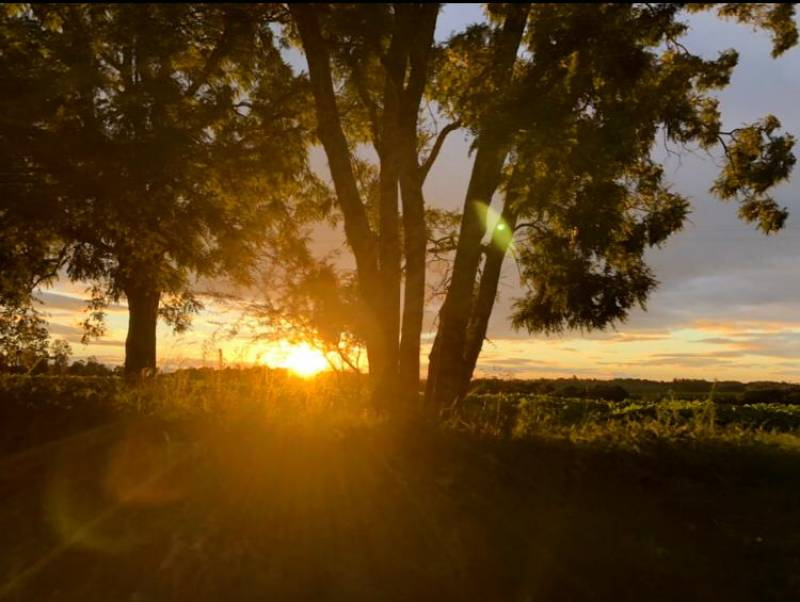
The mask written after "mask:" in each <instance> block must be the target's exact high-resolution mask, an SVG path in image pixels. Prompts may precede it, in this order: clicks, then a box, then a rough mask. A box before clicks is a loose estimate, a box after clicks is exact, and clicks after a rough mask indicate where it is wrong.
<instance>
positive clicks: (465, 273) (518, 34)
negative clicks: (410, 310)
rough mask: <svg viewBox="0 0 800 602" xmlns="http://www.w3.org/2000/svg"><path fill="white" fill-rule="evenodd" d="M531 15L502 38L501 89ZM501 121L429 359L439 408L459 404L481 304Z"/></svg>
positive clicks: (516, 17)
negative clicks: (470, 339) (479, 282)
mask: <svg viewBox="0 0 800 602" xmlns="http://www.w3.org/2000/svg"><path fill="white" fill-rule="evenodd" d="M528 10H529V7H528V6H527V5H511V6H510V7H509V9H508V11H509V12H508V13H507V16H506V19H505V22H504V24H503V28H502V30H501V32H500V35H499V37H498V39H497V45H496V46H495V59H494V65H495V68H494V70H493V73H492V76H493V79H494V83H495V85H496V87H497V88H498V89H500V90H502V89H505V88H506V87H507V85H508V83H509V82H510V81H511V77H512V75H513V67H514V63H515V61H516V55H517V49H518V48H519V44H520V42H521V40H522V34H523V32H524V30H525V24H526V21H527V16H528ZM499 117H500V115H499V114H497V112H496V111H489V114H488V115H487V116H486V118H485V119H484V122H483V125H482V127H481V131H480V134H479V135H478V140H477V149H478V150H477V152H476V154H475V163H474V164H473V168H472V174H471V176H470V181H469V185H468V187H467V195H466V199H465V201H464V213H463V215H462V217H461V229H460V231H459V237H458V246H457V248H456V256H455V260H454V263H453V273H452V278H451V281H450V286H449V288H448V290H447V296H446V297H445V301H444V304H443V305H442V309H441V312H440V314H439V329H438V331H437V333H436V338H435V340H434V344H433V349H432V350H431V354H430V364H429V367H428V382H427V386H426V391H425V394H426V399H427V400H428V401H429V402H432V403H434V404H436V405H440V406H446V405H451V404H453V403H455V402H456V401H457V400H458V398H459V395H460V394H461V391H462V390H463V381H464V374H465V372H466V368H465V365H466V359H467V357H466V351H467V349H466V347H467V329H468V326H469V322H470V319H471V317H472V312H473V308H474V304H475V302H476V296H475V295H476V291H475V288H476V278H477V274H478V268H479V267H480V262H481V255H482V251H483V249H482V247H481V240H482V239H483V236H484V234H485V233H486V213H487V209H488V207H489V204H490V203H491V201H492V196H493V195H494V192H495V190H496V189H497V186H498V185H499V183H500V176H501V170H502V167H503V162H504V161H505V157H506V153H507V151H508V141H507V140H506V137H507V134H506V133H505V132H502V131H498V130H499V128H501V123H502V120H501V119H499Z"/></svg>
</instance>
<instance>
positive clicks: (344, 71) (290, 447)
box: [0, 3, 800, 602]
mask: <svg viewBox="0 0 800 602" xmlns="http://www.w3.org/2000/svg"><path fill="white" fill-rule="evenodd" d="M699 11H706V12H711V13H713V14H715V15H716V16H718V17H719V18H722V19H733V20H736V21H738V22H739V23H742V24H744V25H747V26H750V27H753V28H755V29H757V30H761V31H764V32H766V33H767V34H768V35H769V36H770V38H771V41H772V57H773V58H777V57H779V56H780V55H781V54H783V53H785V52H786V51H788V50H789V49H791V48H793V47H794V46H796V45H797V42H798V28H797V22H796V19H795V9H794V7H793V6H792V5H787V4H747V3H745V4H719V5H713V4H693V5H692V4H613V3H601V4H582V5H578V4H531V3H516V4H511V3H499V4H489V5H487V7H486V18H485V19H484V20H483V21H482V22H480V23H477V24H474V25H470V26H467V27H466V28H464V29H463V30H462V31H457V32H455V33H454V34H453V35H452V37H451V38H449V39H447V40H444V41H438V40H437V39H436V37H435V32H436V28H437V20H438V16H439V12H440V5H439V4H438V3H416V4H404V3H397V4H380V3H378V4H375V3H372V4H366V3H363V4H296V3H290V4H249V5H240V4H86V3H83V4H81V3H77V4H76V3H70V4H8V5H4V6H3V7H0V266H2V270H0V492H1V493H2V499H3V503H2V504H0V530H1V531H2V532H3V535H4V545H3V546H1V547H0V575H3V579H2V581H0V600H15V601H17V600H18V601H27V600H37V601H38V600H41V601H44V602H48V601H52V602H57V601H61V602H63V601H73V600H74V601H76V602H77V601H78V600H81V601H82V600H126V601H129V602H145V601H149V600H197V601H202V600H209V601H210V600H220V599H231V600H262V599H278V600H309V599H342V600H427V599H431V600H467V599H476V600H529V601H534V600H536V601H542V602H544V601H547V600H623V601H624V600H642V599H647V600H689V599H698V600H724V601H725V602H732V601H736V600H743V601H744V600H765V601H766V600H776V601H777V600H791V599H800V579H798V575H800V536H799V535H798V534H800V513H798V512H797V499H798V496H799V495H800V483H799V482H798V480H797V474H798V469H800V385H792V384H789V383H738V382H723V383H717V382H714V383H712V382H707V381H701V380H679V379H675V380H673V381H672V382H669V383H657V382H653V381H644V380H636V379H618V380H615V381H608V382H603V381H594V380H580V379H577V378H573V379H556V380H544V379H542V380H538V381H499V380H491V379H478V380H473V379H472V376H473V373H474V371H475V367H476V362H477V361H478V358H479V355H480V353H481V350H482V346H483V342H484V340H485V338H486V335H487V329H488V324H489V319H490V317H491V315H492V312H493V309H494V306H495V302H496V299H497V295H498V284H499V281H500V274H501V268H502V266H503V262H504V260H505V258H506V256H507V255H512V256H513V258H514V260H515V261H516V263H517V267H518V268H519V270H518V273H519V276H520V283H521V286H522V296H521V298H519V299H517V300H516V301H515V304H514V306H513V307H514V309H513V312H512V315H511V316H510V318H511V323H512V326H514V327H515V328H524V329H526V330H527V331H528V332H529V333H534V332H545V333H553V332H560V331H562V330H565V329H580V330H593V329H603V328H606V327H607V326H610V325H612V324H614V323H617V322H619V321H622V320H625V319H626V317H627V316H628V313H629V312H630V310H631V309H632V308H634V307H636V306H641V307H644V304H645V302H646V301H647V299H648V296H649V295H650V293H651V292H652V291H653V289H654V288H655V286H656V285H657V280H656V274H655V273H654V272H653V270H652V269H651V267H650V265H648V261H647V260H648V258H649V257H650V255H649V253H650V252H651V250H652V249H653V248H654V247H660V246H661V245H662V244H663V243H664V242H665V241H666V240H667V239H668V238H669V237H670V236H671V235H672V234H674V233H675V232H677V231H679V230H680V229H681V228H682V226H683V224H684V222H685V221H686V218H687V215H688V213H689V210H690V206H691V204H690V199H688V198H684V197H683V196H681V195H679V194H676V193H675V192H674V191H673V190H672V189H671V183H670V182H669V181H667V178H666V177H665V170H664V166H663V165H662V164H660V163H659V162H658V161H657V160H656V158H655V156H654V152H653V150H654V147H655V144H656V143H657V142H661V141H663V143H664V144H665V145H666V146H667V150H668V151H669V150H670V149H671V148H672V146H679V147H687V146H695V147H699V148H700V149H702V150H704V151H708V152H709V153H714V156H715V159H719V167H720V173H719V174H718V177H717V179H716V180H715V182H714V185H713V187H712V189H711V191H710V192H711V193H712V194H713V195H715V196H716V197H718V198H719V199H721V200H724V201H731V200H733V201H736V202H737V203H738V204H739V217H740V218H741V219H742V220H744V221H745V222H748V223H753V224H755V225H756V226H757V227H758V228H759V229H760V230H761V231H762V232H763V233H765V234H772V233H776V232H778V231H779V230H781V229H782V228H783V227H784V224H785V222H786V219H787V215H788V213H787V209H786V208H785V207H782V206H781V205H780V204H779V203H778V202H777V201H776V200H775V199H774V198H773V197H772V194H773V192H772V191H773V190H774V188H775V187H776V186H778V185H780V184H782V183H784V182H786V181H787V179H788V178H789V175H790V173H791V170H792V168H793V166H794V164H795V161H796V159H795V155H794V152H793V147H794V143H795V139H794V137H793V136H792V135H791V134H789V133H786V132H784V131H782V129H781V124H780V121H779V120H778V118H777V117H776V116H774V115H766V116H764V117H763V118H761V119H758V120H757V121H755V122H753V123H746V124H741V125H739V124H737V126H738V127H733V128H730V127H729V126H728V125H726V124H725V122H724V120H723V117H722V107H721V106H720V101H719V98H720V97H721V96H720V92H721V91H723V90H724V88H725V87H726V86H727V85H728V83H729V81H730V79H731V77H732V74H733V73H734V69H735V67H736V64H737V60H738V54H737V51H736V50H735V49H728V50H721V52H720V53H719V55H718V56H716V57H715V58H708V57H706V56H701V55H699V54H695V53H693V52H691V51H690V50H689V49H687V48H686V46H684V44H683V43H682V39H683V36H684V35H685V34H686V33H687V32H688V30H689V27H690V24H691V23H692V21H690V20H688V15H690V14H692V13H696V12H699ZM297 56H300V57H301V60H300V61H299V63H298V62H297ZM303 61H305V63H303ZM295 63H297V64H295ZM440 124H441V125H440ZM456 131H461V133H462V134H463V135H465V136H466V137H467V139H468V140H469V142H470V146H469V152H470V153H471V154H472V157H473V158H472V164H471V168H470V169H469V172H468V173H466V174H464V181H465V184H466V187H465V191H464V200H463V205H462V206H461V209H460V211H456V212H449V211H444V210H441V209H437V208H432V207H430V206H429V205H428V203H427V201H426V198H425V183H426V180H427V178H428V176H429V174H430V173H431V170H432V168H433V167H434V165H435V163H436V161H437V158H438V157H439V156H440V153H441V150H442V148H443V145H444V144H445V142H446V139H447V137H448V136H449V135H451V134H452V133H453V132H456ZM316 145H319V146H320V147H321V151H322V152H324V155H325V157H326V159H327V163H328V168H329V176H330V186H329V185H328V182H327V178H325V177H320V175H319V174H317V173H315V171H314V170H313V169H312V168H311V156H312V152H313V148H314V147H315V146H316ZM321 224H323V225H324V226H325V227H330V228H332V229H334V230H336V229H337V228H338V227H339V226H342V230H343V236H344V240H345V241H346V249H347V251H348V252H349V253H351V254H352V257H345V258H343V259H344V261H340V260H341V259H342V258H341V257H339V256H338V255H337V252H336V251H334V252H333V253H332V254H330V255H327V256H323V257H320V256H318V254H317V251H318V250H319V249H317V248H316V246H315V244H314V240H313V234H314V233H315V230H314V229H315V228H317V227H319V226H320V225H321ZM347 259H352V263H350V264H348V263H347ZM433 274H436V275H437V276H439V277H440V281H439V282H432V279H431V276H432V275H433ZM59 278H68V279H70V280H71V281H73V282H79V283H81V284H83V285H84V286H86V287H88V288H87V291H91V300H90V302H89V306H88V308H87V310H88V318H87V319H86V320H85V321H84V322H83V330H84V335H85V336H84V340H86V339H88V338H91V337H94V336H99V335H101V334H102V333H103V330H104V317H105V312H106V311H107V310H109V306H110V305H111V304H112V303H117V302H119V301H121V300H122V299H123V298H124V300H125V301H126V304H127V312H128V333H127V338H126V342H125V363H124V367H122V368H120V369H111V368H109V367H107V366H104V365H103V364H101V363H99V362H98V361H96V360H95V359H92V358H90V359H86V360H80V361H75V362H72V363H70V361H69V359H70V356H71V348H70V346H69V344H68V343H67V342H66V341H65V340H51V339H50V333H48V331H47V328H46V322H45V320H44V317H45V316H44V315H43V314H42V313H41V312H39V311H38V305H37V297H36V292H37V290H38V289H39V287H42V286H49V285H51V284H53V283H54V282H56V281H57V280H58V279H59ZM220 283H223V284H224V286H227V285H229V284H235V285H237V286H241V287H242V288H243V289H245V290H246V294H247V295H255V294H256V291H257V289H258V288H259V287H260V288H261V289H262V291H261V292H263V293H264V298H263V299H252V298H251V299H249V300H248V301H243V304H244V306H245V308H246V309H247V312H248V313H247V314H246V315H243V316H242V318H241V322H242V323H244V322H247V321H248V320H249V319H250V318H255V320H256V324H255V328H256V330H257V331H259V332H261V333H262V334H264V336H266V337H269V338H274V339H277V340H279V341H280V342H281V343H300V344H303V345H305V347H304V348H303V351H302V352H301V351H300V350H298V353H297V355H296V357H295V360H294V363H295V364H296V366H294V367H293V369H294V370H295V372H291V371H287V370H275V369H269V368H265V367H260V368H252V369H223V361H222V350H219V358H220V359H219V369H217V370H209V369H191V370H180V371H177V372H174V373H169V374H164V373H158V370H157V365H156V328H157V321H158V320H159V319H163V320H165V321H166V322H167V323H168V324H170V325H171V326H172V327H173V328H174V329H175V330H176V331H178V332H180V331H183V330H185V329H187V328H188V327H189V326H190V318H191V315H192V314H193V313H194V312H196V311H198V310H199V309H201V308H202V293H205V294H209V295H210V294H214V293H213V291H211V290H207V289H208V288H210V287H214V286H217V285H218V284H220ZM217 295H218V297H223V296H224V297H225V298H237V297H236V295H235V294H233V293H230V291H226V292H225V293H224V294H223V293H220V292H219V291H217ZM439 301H441V306H440V307H438V308H437V311H438V314H437V317H438V320H437V321H436V322H435V329H436V332H435V337H434V338H433V342H432V350H431V354H430V362H429V364H428V377H427V380H426V381H425V383H424V390H425V396H424V400H423V398H422V395H421V391H422V386H421V385H422V382H421V374H420V367H421V358H420V351H421V341H422V336H423V324H424V322H425V320H424V319H423V318H424V316H425V311H426V308H427V307H428V306H429V304H433V303H438V302H439ZM431 307H432V305H431ZM240 326H241V323H236V324H233V323H231V324H223V325H222V327H226V328H230V329H232V330H236V329H237V328H239V327H240ZM432 334H433V333H432ZM644 340H647V338H646V337H645V339H644ZM712 340H713V339H709V342H710V341H712ZM717 340H720V339H717ZM723 340H724V339H723ZM781 341H782V343H787V342H788V344H791V339H790V338H786V339H785V340H784V339H783V338H782V339H781ZM734 343H735V344H736V346H737V347H736V348H737V349H739V348H740V347H741V348H742V349H748V350H752V349H753V348H757V351H758V352H762V351H763V350H762V349H761V347H760V346H759V345H752V346H749V344H748V343H746V342H744V339H742V342H741V344H740V341H739V339H736V340H735V341H734ZM312 344H314V345H317V346H319V347H321V348H322V349H324V351H325V352H326V353H327V354H328V356H327V357H330V354H338V355H339V357H340V358H341V366H342V367H343V368H347V369H343V370H338V368H339V366H336V365H332V366H331V367H332V368H337V370H332V371H330V372H325V373H322V374H318V375H317V376H316V377H315V378H308V379H305V378H300V377H299V376H298V375H299V374H306V375H310V374H313V373H314V372H315V371H317V370H319V366H318V365H316V364H318V363H319V362H322V365H323V366H324V361H325V358H322V357H320V356H319V354H316V355H315V354H314V353H313V352H312V350H310V348H309V345H312ZM298 347H299V345H298ZM362 349H364V350H365V351H366V355H367V358H368V363H369V375H368V376H362V375H361V373H360V372H359V362H358V359H357V354H359V353H360V352H361V350H362ZM754 352H755V351H754ZM727 353H734V354H737V353H738V351H734V352H723V354H727ZM720 357H723V355H720ZM724 357H727V355H724ZM317 360H318V361H317ZM331 363H332V364H333V362H331Z"/></svg>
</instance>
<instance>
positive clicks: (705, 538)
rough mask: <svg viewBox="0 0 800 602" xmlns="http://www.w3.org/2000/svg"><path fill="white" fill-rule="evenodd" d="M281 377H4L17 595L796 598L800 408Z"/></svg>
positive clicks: (9, 528) (13, 590)
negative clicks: (416, 397)
mask: <svg viewBox="0 0 800 602" xmlns="http://www.w3.org/2000/svg"><path fill="white" fill-rule="evenodd" d="M367 384H368V383H367V382H366V381H364V379H356V380H353V379H349V380H343V377H342V376H341V375H336V374H330V375H328V376H327V377H324V378H317V379H314V380H302V379H298V378H296V377H292V376H291V375H289V374H287V373H285V372H282V371H270V370H266V369H257V370H256V369H253V370H240V371H234V370H223V371H216V370H187V371H182V372H179V373H175V374H171V375H162V376H159V377H157V378H155V379H153V380H151V381H150V382H147V383H144V384H142V385H141V386H139V387H135V388H131V387H129V386H127V385H126V384H125V381H124V380H123V379H121V378H108V377H104V378H98V377H54V376H24V375H18V376H13V375H12V376H5V377H3V378H2V379H0V412H2V416H1V417H0V418H2V419H0V425H2V429H3V431H2V437H0V441H2V446H3V448H2V455H0V462H2V467H3V470H2V471H0V475H1V476H0V484H1V485H2V490H3V492H4V502H3V504H2V507H0V524H2V526H3V528H4V532H5V533H6V534H7V542H8V543H7V545H5V546H3V549H2V552H0V567H2V573H3V575H4V576H5V580H4V582H3V583H2V586H1V587H2V589H0V596H2V597H3V599H4V600H5V599H8V600H30V599H36V600H43V601H50V600H52V601H55V600H76V601H77V600H85V599H101V598H102V599H144V600H146V599H184V598H186V597H191V598H192V599H196V600H216V599H219V598H220V597H222V596H227V597H231V596H233V597H236V598H237V599H256V598H263V597H265V596H267V597H275V598H278V599H307V598H309V597H317V598H318V597H322V598H325V599H337V600H338V599H341V600H375V599H385V600H402V599H430V598H434V599H463V600H467V599H475V600H485V599H493V598H494V599H496V598H500V599H510V600H515V599H520V600H524V599H534V600H542V601H546V600H563V599H565V598H566V599H570V600H592V599H615V600H631V601H632V600H640V599H642V597H647V598H649V599H654V600H674V599H696V598H697V597H698V596H699V597H700V598H702V599H704V600H725V601H726V602H729V601H732V600H752V599H759V600H776V601H777V600H785V599H792V598H794V597H796V596H797V595H798V593H800V584H798V582H797V581H796V579H794V575H796V572H795V571H796V568H797V562H798V561H799V560H800V556H798V550H800V541H798V540H797V537H796V535H795V534H796V533H797V532H798V531H797V528H798V527H800V524H798V522H797V520H798V518H797V512H796V499H797V495H798V494H799V493H800V490H798V485H797V480H796V478H795V475H796V473H797V470H798V468H799V467H800V447H798V445H800V413H798V411H796V410H797V408H796V407H795V406H778V405H774V404H773V405H756V406H722V405H717V404H714V403H713V402H709V401H707V400H699V401H695V402H682V401H676V402H662V403H660V404H657V403H654V402H613V403H612V402H601V401H593V400H585V399H581V400H578V399H572V400H565V399H560V398H552V397H544V396H527V395H523V396H519V395H488V394H486V395H477V396H474V397H470V398H468V399H467V401H466V402H465V404H463V406H462V407H461V408H460V409H459V413H458V414H457V415H452V416H449V417H447V419H446V420H445V422H440V421H438V420H437V419H434V418H433V417H432V416H431V417H427V418H426V417H425V415H420V416H417V417H416V419H414V418H410V417H409V419H407V420H398V419H397V417H395V418H394V419H391V420H387V418H386V417H385V415H384V416H382V415H380V414H376V413H375V412H374V411H373V410H371V409H370V407H371V406H370V402H369V395H368V387H367V386H366V385H367Z"/></svg>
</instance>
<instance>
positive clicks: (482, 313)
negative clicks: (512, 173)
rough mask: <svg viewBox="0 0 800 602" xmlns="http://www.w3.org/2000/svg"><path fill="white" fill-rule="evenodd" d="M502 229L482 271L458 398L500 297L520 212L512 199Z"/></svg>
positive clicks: (505, 210) (478, 352) (507, 206)
mask: <svg viewBox="0 0 800 602" xmlns="http://www.w3.org/2000/svg"><path fill="white" fill-rule="evenodd" d="M501 217H502V221H501V222H500V223H501V224H502V225H503V228H502V229H498V228H496V229H495V231H494V232H493V236H492V239H491V242H490V243H489V248H488V249H487V250H486V261H485V262H484V264H483V271H482V272H481V281H480V287H479V289H478V296H477V299H476V300H475V305H474V307H473V308H472V316H471V317H470V321H469V325H468V327H467V340H466V344H465V345H464V361H463V364H462V367H461V374H460V378H461V382H460V385H459V388H458V392H457V396H456V400H461V399H463V398H464V396H466V394H467V388H468V387H469V382H470V380H472V374H473V373H474V372H475V365H476V364H477V362H478V356H479V355H480V353H481V349H482V348H483V341H484V340H485V339H486V330H487V328H488V326H489V318H490V317H491V315H492V309H493V308H494V302H495V300H496V299H497V285H498V284H499V282H500V272H501V270H502V268H503V260H504V259H505V257H506V253H507V252H508V247H509V246H510V244H511V240H512V237H513V233H514V228H515V226H516V225H517V216H516V214H515V213H514V212H513V211H511V210H510V209H509V204H508V201H506V203H505V207H504V208H503V213H502V216H501Z"/></svg>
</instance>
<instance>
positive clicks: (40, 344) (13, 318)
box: [0, 302, 49, 372]
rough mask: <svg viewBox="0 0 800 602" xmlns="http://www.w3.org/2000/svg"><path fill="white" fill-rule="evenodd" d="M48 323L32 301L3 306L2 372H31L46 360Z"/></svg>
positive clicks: (0, 323) (0, 312)
mask: <svg viewBox="0 0 800 602" xmlns="http://www.w3.org/2000/svg"><path fill="white" fill-rule="evenodd" d="M48 343H49V334H48V332H47V323H46V322H45V320H44V319H43V318H42V317H41V315H40V313H39V312H38V311H37V310H36V308H35V307H34V306H33V305H32V303H30V302H28V303H24V304H22V305H21V306H20V305H14V304H4V305H0V371H7V370H11V371H23V372H30V371H31V370H33V369H34V368H35V367H36V366H37V365H38V364H39V363H40V362H43V361H44V362H46V361H47V357H48V353H47V347H48Z"/></svg>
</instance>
